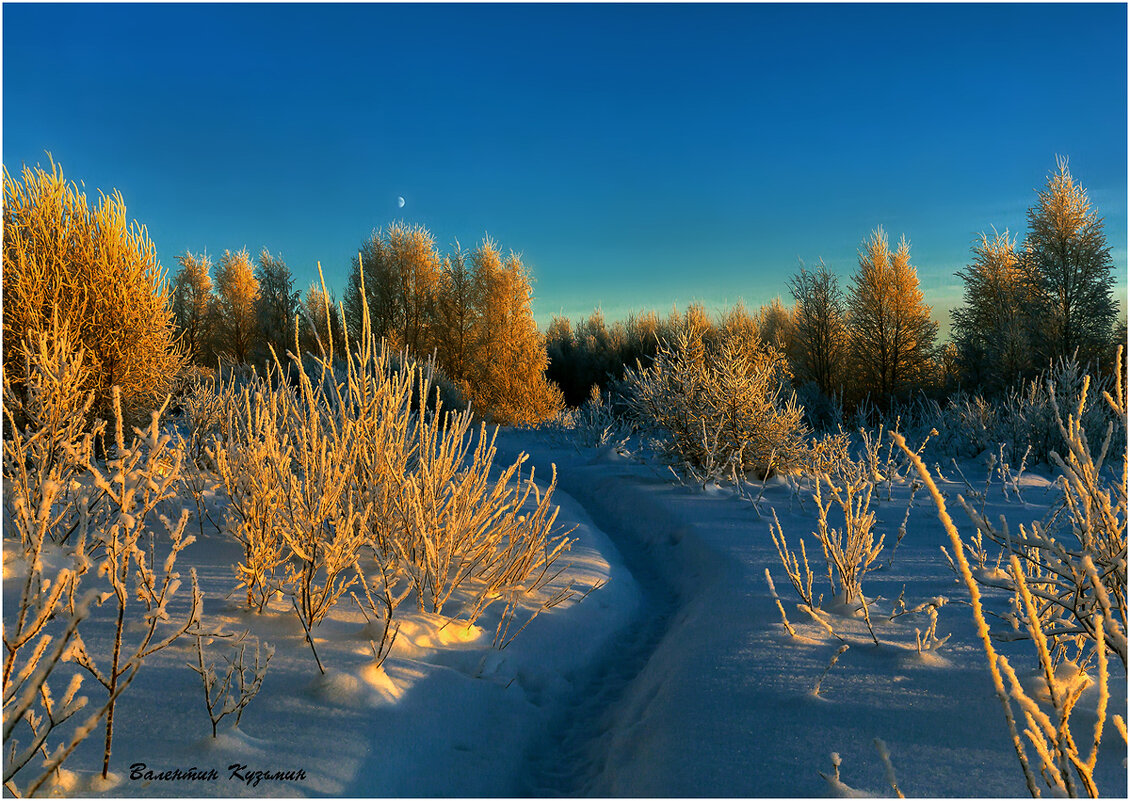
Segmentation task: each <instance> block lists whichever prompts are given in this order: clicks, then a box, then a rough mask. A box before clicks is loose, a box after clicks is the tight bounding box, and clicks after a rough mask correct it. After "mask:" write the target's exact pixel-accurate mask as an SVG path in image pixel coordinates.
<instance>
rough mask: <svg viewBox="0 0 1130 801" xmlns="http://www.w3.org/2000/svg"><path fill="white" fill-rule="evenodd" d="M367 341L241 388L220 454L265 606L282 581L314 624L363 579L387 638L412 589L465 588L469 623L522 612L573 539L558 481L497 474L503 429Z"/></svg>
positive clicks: (246, 572)
mask: <svg viewBox="0 0 1130 801" xmlns="http://www.w3.org/2000/svg"><path fill="white" fill-rule="evenodd" d="M355 345H356V347H355V348H349V347H347V349H346V352H345V354H344V359H343V361H341V362H338V363H336V365H335V361H334V357H333V354H332V352H331V353H330V354H327V355H325V356H316V357H310V356H308V357H307V358H306V359H298V358H296V357H295V356H294V355H293V354H291V355H290V364H289V365H288V368H287V369H286V370H284V367H283V365H282V363H281V361H280V360H276V362H275V367H274V368H273V370H272V372H271V373H270V374H269V375H268V378H267V380H262V379H260V380H257V381H254V382H253V383H252V384H251V385H249V386H248V387H246V388H244V389H243V390H242V391H241V392H240V393H238V394H237V395H235V396H233V398H234V402H233V403H232V404H231V406H230V408H229V411H228V417H229V419H230V421H231V423H230V425H229V426H228V428H229V431H230V434H229V436H228V437H227V439H226V440H225V439H222V438H221V437H216V438H215V439H214V444H213V446H212V447H211V448H210V450H209V453H210V454H211V455H212V457H213V459H214V461H215V463H216V465H217V469H218V474H219V477H220V480H221V483H222V485H223V487H224V489H225V491H226V493H227V494H228V496H229V497H230V498H231V499H232V504H231V511H230V514H229V516H228V517H227V519H226V520H225V524H224V525H225V528H226V529H227V530H228V531H229V532H230V533H231V534H232V535H233V536H234V537H235V538H236V539H238V540H239V541H240V542H241V543H242V544H243V546H244V550H245V559H244V562H243V563H241V565H240V567H239V581H240V586H241V587H243V588H244V589H246V590H247V592H248V604H249V606H253V607H255V608H258V609H259V610H262V609H264V608H265V606H266V604H267V602H268V601H269V600H270V598H271V596H272V595H273V593H274V592H275V591H276V590H278V589H281V590H282V591H283V592H284V593H286V594H287V595H289V596H291V598H292V600H293V605H294V608H295V609H296V610H297V613H298V616H299V617H300V619H301V620H302V622H303V625H304V626H305V627H306V628H307V629H311V628H313V627H314V626H316V625H317V624H318V623H319V622H320V621H321V620H322V619H323V618H324V617H325V615H326V614H327V613H328V612H329V610H330V609H331V608H333V606H334V605H335V604H336V603H337V602H338V600H340V599H341V598H342V597H343V596H344V594H345V593H346V592H348V591H349V590H350V588H351V587H353V586H354V585H355V584H358V583H360V584H361V585H362V588H363V590H364V593H365V595H366V597H367V598H369V599H371V598H372V595H371V594H370V593H371V589H375V590H376V595H377V597H379V598H380V599H381V601H382V602H383V609H382V610H381V612H383V614H384V617H385V620H384V624H385V625H384V630H385V632H386V634H387V632H388V631H389V622H390V619H391V617H392V615H393V613H394V610H395V609H396V607H397V606H398V605H399V603H400V602H401V601H403V600H404V599H405V598H406V597H408V596H409V595H412V594H415V596H416V601H417V604H418V606H419V607H420V609H422V610H425V609H426V610H428V611H432V612H436V613H441V612H445V611H446V609H445V607H446V606H447V604H448V602H449V601H450V600H451V599H452V598H453V597H454V596H455V595H456V593H457V592H458V593H459V595H460V600H461V601H462V602H463V608H462V613H463V614H464V615H465V616H466V617H467V619H468V620H474V619H476V618H477V617H478V616H479V615H480V614H481V613H482V612H483V610H485V609H486V608H487V607H488V606H490V605H491V604H493V603H495V602H501V603H504V604H506V606H507V610H508V611H510V610H512V609H513V606H514V604H515V602H516V600H515V599H516V595H515V594H517V596H523V595H526V594H529V593H532V592H534V591H537V590H539V589H541V588H542V587H543V586H544V585H545V583H546V582H547V581H548V580H549V579H551V578H553V576H554V575H556V574H555V573H553V571H552V569H551V568H552V565H553V564H554V562H555V561H556V559H557V558H558V557H559V556H560V555H561V554H562V553H563V552H564V550H566V549H567V548H568V545H569V541H568V540H567V539H566V538H565V537H564V536H563V535H561V534H557V533H554V532H553V526H554V521H555V518H556V507H555V506H553V504H552V502H551V499H552V492H553V485H552V484H551V485H550V487H549V489H548V490H547V491H546V492H544V493H541V492H540V491H539V490H538V489H537V487H536V486H535V485H534V483H533V476H532V474H531V475H530V477H529V478H525V477H523V476H522V475H521V473H520V465H521V462H522V461H523V459H519V460H518V461H517V462H515V463H514V464H513V465H512V466H511V467H509V468H508V469H506V470H503V471H502V473H501V475H500V476H499V477H497V478H494V479H491V478H490V471H491V467H492V465H493V461H494V456H495V449H494V445H493V439H492V438H491V437H490V436H488V432H487V430H486V428H485V426H484V427H482V428H481V429H480V430H479V431H478V432H477V433H474V432H472V430H471V425H472V421H473V418H472V416H471V413H470V411H468V410H464V411H461V412H455V411H448V410H446V409H445V408H444V405H443V402H442V401H441V400H440V399H439V395H440V393H439V392H438V390H437V388H436V385H435V382H434V371H433V369H432V368H431V366H430V365H429V366H420V365H418V364H417V363H415V362H414V361H412V360H411V359H409V358H407V357H406V356H405V357H402V358H401V359H400V360H399V363H398V362H397V361H396V360H394V358H393V357H392V355H391V354H390V353H389V351H388V350H387V349H386V348H385V347H384V346H383V344H382V343H378V342H377V341H376V339H375V337H374V336H373V335H372V333H371V332H370V330H369V328H368V326H367V325H366V326H365V327H364V330H363V332H362V338H361V341H360V342H358V343H355ZM288 371H289V373H288ZM284 377H285V378H286V380H284ZM294 383H296V384H297V389H294V388H292V384H294ZM523 458H524V457H523ZM530 499H532V505H533V508H532V509H530V510H528V511H526V510H525V507H526V506H527V505H528V504H527V501H529V500H530ZM369 606H370V609H371V610H372V611H373V612H374V614H376V613H377V608H378V607H377V603H373V602H370V604H369ZM370 622H371V623H372V622H373V621H370Z"/></svg>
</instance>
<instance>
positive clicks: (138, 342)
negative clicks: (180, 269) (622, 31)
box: [3, 162, 184, 414]
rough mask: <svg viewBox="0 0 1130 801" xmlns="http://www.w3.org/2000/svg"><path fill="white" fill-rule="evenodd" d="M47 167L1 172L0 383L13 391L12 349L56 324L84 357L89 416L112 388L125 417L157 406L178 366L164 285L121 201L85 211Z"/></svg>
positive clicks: (117, 197)
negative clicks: (0, 343)
mask: <svg viewBox="0 0 1130 801" xmlns="http://www.w3.org/2000/svg"><path fill="white" fill-rule="evenodd" d="M50 167H51V168H50V170H44V169H42V168H41V167H38V166H37V167H35V168H34V169H32V168H30V167H26V166H25V167H24V170H23V175H22V180H20V181H17V180H15V179H14V178H13V177H12V175H11V174H10V173H9V172H8V169H7V168H6V167H5V168H4V256H3V291H4V314H3V320H4V322H3V327H4V342H5V344H6V345H7V347H5V349H4V381H5V382H6V383H9V382H10V383H11V385H12V386H14V387H18V386H22V384H23V380H24V370H25V365H24V364H23V363H22V360H21V359H20V355H19V354H20V352H21V350H20V348H19V343H21V342H23V341H25V339H27V338H28V337H31V338H32V339H31V341H35V338H36V337H37V336H38V334H39V333H41V332H42V333H47V332H49V331H50V330H51V328H52V325H51V322H52V320H53V319H57V320H58V322H59V323H65V324H66V325H67V327H69V329H70V330H71V331H72V332H73V333H74V334H75V336H76V337H77V338H78V342H77V344H78V345H79V346H81V347H82V348H83V350H84V353H85V359H86V365H87V367H88V368H89V374H88V378H87V379H86V383H87V386H86V387H84V388H85V389H87V390H93V391H94V393H95V411H96V413H106V411H107V410H108V408H109V403H110V389H111V387H113V386H118V387H120V390H121V401H122V404H123V405H124V406H125V407H126V411H127V413H129V414H132V413H134V412H140V411H141V410H142V409H144V408H145V407H148V406H152V405H157V404H159V403H161V401H162V400H163V398H164V396H165V394H166V392H168V391H169V389H170V388H171V386H172V383H173V381H174V380H175V379H176V377H177V374H178V373H179V372H180V370H181V367H182V366H183V364H184V356H183V353H182V350H181V348H180V346H179V345H178V344H177V342H176V332H175V328H174V323H173V312H172V308H171V304H170V297H169V285H168V282H167V280H166V278H165V275H164V273H163V271H162V269H161V266H160V264H158V262H157V254H156V250H155V249H154V247H153V243H152V241H150V239H149V236H148V234H147V233H146V230H145V227H144V226H141V225H138V224H137V223H136V222H132V221H129V220H128V219H127V217H126V207H125V203H124V201H123V200H122V196H121V194H119V193H118V192H116V191H115V192H114V193H113V194H111V195H108V196H107V195H104V194H101V193H100V194H99V198H98V202H97V204H96V205H95V204H91V203H90V202H89V201H88V200H87V197H86V194H85V193H84V192H80V191H79V189H78V187H77V186H76V185H75V184H73V183H67V181H66V180H65V179H64V177H63V172H62V170H61V169H60V168H59V167H58V166H57V165H56V164H55V163H54V162H52V163H51V165H50Z"/></svg>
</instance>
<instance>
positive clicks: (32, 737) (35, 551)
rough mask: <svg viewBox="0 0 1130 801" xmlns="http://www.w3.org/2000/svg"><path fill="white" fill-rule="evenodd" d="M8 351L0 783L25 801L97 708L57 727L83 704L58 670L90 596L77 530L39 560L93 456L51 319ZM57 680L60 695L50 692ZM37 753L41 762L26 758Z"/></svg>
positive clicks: (78, 364)
mask: <svg viewBox="0 0 1130 801" xmlns="http://www.w3.org/2000/svg"><path fill="white" fill-rule="evenodd" d="M12 349H13V350H16V351H20V352H21V354H20V355H22V357H23V358H24V372H23V375H25V376H27V378H28V380H27V382H26V383H25V384H24V386H23V388H22V391H20V392H17V391H16V390H15V389H14V388H13V386H12V385H11V384H10V383H9V382H8V381H7V380H5V382H4V416H5V418H6V423H7V425H6V428H7V433H8V437H7V438H6V439H5V440H4V496H5V507H6V508H5V515H4V528H5V532H4V533H5V539H8V540H9V542H8V543H7V544H6V545H5V547H6V548H9V547H15V548H18V549H20V552H21V557H22V558H20V559H19V561H20V562H22V563H23V566H24V568H25V569H26V572H25V573H24V575H23V577H22V582H21V586H20V594H19V599H18V601H17V603H16V610H15V612H14V614H13V613H12V612H11V607H9V609H8V610H7V611H8V612H9V617H8V620H7V621H6V622H5V625H4V637H3V639H4V668H3V671H4V673H3V708H4V752H5V759H4V774H3V782H4V787H5V789H6V790H7V791H8V792H9V793H11V794H12V795H31V794H34V793H35V792H37V791H38V790H39V788H40V787H42V786H43V785H44V783H45V782H48V781H49V780H50V778H51V776H52V775H53V774H55V773H56V771H57V770H58V769H59V768H60V767H61V766H62V764H63V762H64V761H65V760H66V759H67V758H68V757H69V756H70V754H71V753H72V752H73V751H74V749H75V748H76V747H77V746H78V744H79V743H80V742H82V740H84V739H85V738H86V737H87V736H88V735H89V734H90V732H91V731H93V729H94V727H95V726H96V725H97V724H98V721H99V720H101V718H102V717H103V716H104V714H105V712H106V707H103V708H101V709H98V710H96V711H95V712H94V713H93V714H92V715H90V716H89V717H87V719H86V720H85V721H84V722H83V723H81V724H80V725H78V726H77V727H75V728H69V727H68V729H64V728H63V727H64V725H65V724H67V723H68V721H69V720H70V719H71V718H73V717H74V716H75V715H76V714H77V713H78V712H80V711H81V710H82V709H84V708H85V707H86V706H87V703H88V699H87V698H86V697H85V696H81V695H79V694H78V692H79V690H80V689H81V687H82V676H81V675H79V674H77V673H75V672H74V671H73V670H68V667H69V666H68V665H67V663H66V660H65V655H66V653H67V650H68V649H69V648H70V646H71V645H72V642H73V640H74V639H75V638H76V637H77V633H78V628H79V625H80V624H81V623H82V622H83V621H84V620H85V619H86V618H87V616H88V615H89V613H90V607H91V604H92V603H93V601H94V600H95V597H96V596H97V594H98V593H97V591H96V590H90V589H89V588H87V589H86V590H85V591H80V585H81V583H82V580H83V576H84V575H85V574H86V573H87V572H88V571H89V569H90V561H89V559H88V558H87V554H86V550H87V549H86V541H85V532H83V531H80V532H78V536H77V537H75V538H74V539H73V541H72V550H71V551H70V553H68V554H64V555H63V559H62V563H61V565H59V566H55V565H58V559H49V556H50V555H51V554H52V553H54V551H55V549H56V548H57V545H56V543H57V542H58V541H61V540H63V539H65V538H66V536H67V533H68V532H69V531H70V530H71V527H72V526H73V525H75V524H77V523H78V521H79V517H80V515H81V514H83V513H85V511H86V510H87V509H88V507H89V498H87V497H80V496H78V495H77V494H74V493H72V492H71V490H72V482H73V481H74V480H75V477H76V476H77V475H78V474H80V473H81V472H82V471H83V470H84V468H85V467H86V465H87V464H88V463H89V459H90V455H91V453H92V452H93V432H91V431H86V430H84V428H85V426H84V418H85V413H86V412H87V411H88V410H89V408H90V404H91V402H92V398H91V396H90V393H89V392H84V391H82V389H81V384H82V378H83V372H84V367H83V360H82V354H81V352H79V351H77V350H76V349H75V348H74V346H73V343H72V341H71V338H70V334H69V332H68V331H67V330H66V329H65V328H63V329H61V330H60V329H59V328H58V325H57V322H56V326H55V332H54V336H53V337H52V336H49V335H48V334H47V333H42V334H41V335H40V336H39V337H38V339H37V341H33V340H32V339H31V338H30V337H29V338H28V339H27V340H25V341H24V342H23V343H22V345H21V346H15V347H13V348H12ZM5 378H7V375H6V374H5ZM16 409H22V411H23V414H22V415H20V417H22V419H23V425H18V424H17V423H16V417H17V414H16V411H15V410H16ZM5 572H7V571H5ZM7 581H8V580H7V579H6V580H5V583H7ZM61 681H65V682H66V685H65V689H64V691H63V693H62V695H61V696H56V695H55V693H56V692H58V690H59V686H60V682H61ZM52 685H54V692H53V691H52ZM39 754H42V755H43V757H44V759H43V761H42V763H41V764H37V763H36V762H35V761H34V760H35V758H36V756H37V755H39Z"/></svg>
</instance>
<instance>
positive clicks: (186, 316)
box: [172, 251, 215, 364]
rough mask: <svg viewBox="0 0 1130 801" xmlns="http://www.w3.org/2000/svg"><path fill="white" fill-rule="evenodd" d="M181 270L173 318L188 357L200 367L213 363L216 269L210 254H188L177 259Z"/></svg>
mask: <svg viewBox="0 0 1130 801" xmlns="http://www.w3.org/2000/svg"><path fill="white" fill-rule="evenodd" d="M177 261H178V262H180V269H179V270H177V273H176V275H175V276H173V293H172V294H173V316H174V319H175V320H176V325H177V333H178V334H179V335H180V338H181V343H182V344H183V345H184V348H185V355H186V356H187V357H188V358H190V359H192V360H193V361H195V362H196V363H197V364H204V363H206V361H209V360H210V359H209V356H210V354H209V351H210V348H211V339H212V337H211V332H210V331H209V330H208V326H209V323H210V322H211V319H210V316H211V311H212V304H213V302H215V298H214V297H213V295H212V278H211V276H210V275H209V272H210V270H211V269H212V264H211V260H210V259H209V258H208V255H207V254H204V253H202V254H199V255H197V254H194V253H188V252H187V251H186V252H185V253H184V254H183V255H181V256H178V257H177Z"/></svg>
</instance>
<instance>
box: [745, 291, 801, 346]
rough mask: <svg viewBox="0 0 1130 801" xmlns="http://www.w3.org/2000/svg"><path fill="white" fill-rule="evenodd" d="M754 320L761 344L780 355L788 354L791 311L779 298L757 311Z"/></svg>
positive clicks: (791, 330)
mask: <svg viewBox="0 0 1130 801" xmlns="http://www.w3.org/2000/svg"><path fill="white" fill-rule="evenodd" d="M754 319H755V320H756V322H757V330H758V333H759V334H760V335H761V341H762V342H765V343H766V344H769V345H772V346H773V347H775V348H776V349H777V350H779V351H781V352H782V353H788V352H789V350H790V346H791V344H792V340H793V310H792V309H787V308H785V305H784V304H783V303H781V298H780V297H776V298H773V300H771V301H770V302H769V303H766V304H765V305H764V306H762V307H761V308H760V309H758V311H757V317H755V318H754Z"/></svg>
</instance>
